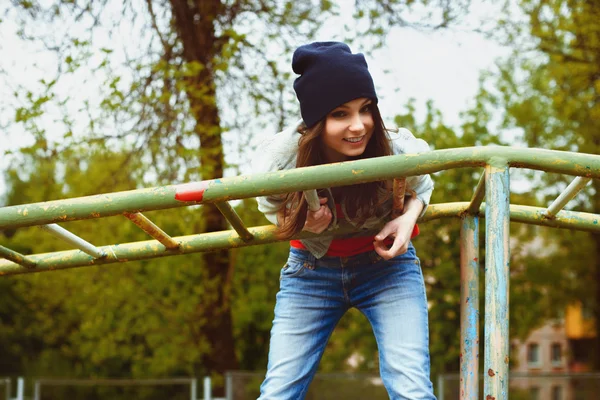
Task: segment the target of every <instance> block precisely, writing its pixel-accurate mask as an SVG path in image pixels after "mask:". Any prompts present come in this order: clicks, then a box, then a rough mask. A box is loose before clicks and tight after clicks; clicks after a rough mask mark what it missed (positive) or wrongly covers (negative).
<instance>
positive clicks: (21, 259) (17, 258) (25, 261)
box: [0, 246, 35, 268]
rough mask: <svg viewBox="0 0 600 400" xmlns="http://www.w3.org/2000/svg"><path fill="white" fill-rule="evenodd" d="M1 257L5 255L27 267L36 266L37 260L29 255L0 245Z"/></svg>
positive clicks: (8, 258)
mask: <svg viewBox="0 0 600 400" xmlns="http://www.w3.org/2000/svg"><path fill="white" fill-rule="evenodd" d="M0 257H4V258H6V259H7V260H10V261H12V262H14V263H16V264H19V265H22V266H24V267H25V268H35V262H33V261H31V260H30V259H29V258H28V257H26V256H24V255H23V254H21V253H17V252H16V251H14V250H11V249H9V248H7V247H4V246H0Z"/></svg>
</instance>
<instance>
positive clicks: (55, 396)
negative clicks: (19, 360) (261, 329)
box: [0, 377, 225, 400]
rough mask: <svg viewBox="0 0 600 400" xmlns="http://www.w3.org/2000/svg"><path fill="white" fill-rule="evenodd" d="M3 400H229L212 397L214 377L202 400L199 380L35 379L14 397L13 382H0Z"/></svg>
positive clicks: (21, 384) (19, 384) (205, 384)
mask: <svg viewBox="0 0 600 400" xmlns="http://www.w3.org/2000/svg"><path fill="white" fill-rule="evenodd" d="M1 389H4V390H2V392H0V393H3V395H0V400H5V399H6V400H42V399H43V400H62V399H67V398H85V399H138V400H143V399H148V400H155V399H161V400H162V399H169V400H188V399H189V400H200V399H202V400H225V399H223V398H215V397H212V383H211V379H210V377H205V378H204V382H203V390H202V398H199V397H198V395H199V390H198V379H196V378H163V379H66V378H37V379H35V378H32V379H28V380H27V385H26V380H25V378H23V377H19V378H17V379H16V391H15V393H14V397H12V396H13V392H12V386H11V379H10V378H0V390H1Z"/></svg>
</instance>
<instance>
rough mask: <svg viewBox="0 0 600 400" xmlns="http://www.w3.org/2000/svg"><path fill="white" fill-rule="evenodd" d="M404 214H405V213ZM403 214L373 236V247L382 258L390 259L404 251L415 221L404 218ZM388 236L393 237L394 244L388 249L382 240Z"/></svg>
mask: <svg viewBox="0 0 600 400" xmlns="http://www.w3.org/2000/svg"><path fill="white" fill-rule="evenodd" d="M405 215H406V214H405ZM405 215H401V216H400V217H398V218H396V219H394V220H392V221H390V222H388V223H387V224H385V226H384V227H383V229H382V230H381V231H380V232H379V233H378V234H377V235H376V236H375V242H373V247H374V248H375V251H376V252H377V254H379V255H380V256H381V257H383V259H384V260H389V259H392V258H394V257H396V256H399V255H400V254H404V253H406V251H407V250H408V244H409V243H410V236H411V234H412V231H413V228H414V226H415V223H414V222H412V223H411V221H409V220H407V219H408V218H404V217H405ZM388 237H392V238H394V244H392V247H390V248H389V249H388V246H387V245H386V244H385V243H384V240H385V239H386V238H388Z"/></svg>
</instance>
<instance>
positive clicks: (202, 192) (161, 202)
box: [0, 147, 600, 230]
mask: <svg viewBox="0 0 600 400" xmlns="http://www.w3.org/2000/svg"><path fill="white" fill-rule="evenodd" d="M496 158H502V159H505V160H508V163H509V165H510V166H512V167H518V168H531V169H537V170H543V171H548V172H555V173H562V174H567V175H575V176H583V177H588V178H600V156H598V155H592V154H579V153H570V152H563V151H554V150H541V149H526V148H511V147H466V148H460V149H448V150H436V151H432V152H428V153H420V154H405V155H397V156H388V157H378V158H369V159H365V160H357V161H349V162H343V163H334V164H327V165H319V166H315V167H307V168H297V169H292V170H286V171H278V172H269V173H266V174H256V175H244V176H236V177H230V178H222V179H215V180H211V181H204V182H197V183H189V184H182V185H171V186H162V187H157V188H150V189H141V190H131V191H126V192H117V193H108V194H101V195H95V196H88V197H79V198H73V199H65V200H56V201H49V202H44V203H35V204H26V205H18V206H11V207H3V208H0V230H2V229H9V228H11V229H12V228H19V227H24V226H32V225H43V224H49V223H56V222H63V221H71V220H78V219H90V218H99V217H106V216H111V215H117V214H122V213H124V212H130V213H134V212H141V211H146V210H160V209H166V208H173V207H181V206H186V205H191V204H201V203H215V202H221V201H227V200H231V199H243V198H249V197H256V196H265V195H271V194H281V193H289V192H294V191H302V190H307V189H314V188H324V187H333V186H343V185H349V184H356V183H364V182H372V181H377V180H383V179H392V178H395V177H398V176H414V175H422V174H427V173H433V172H438V171H442V170H446V169H452V168H460V167H473V166H481V167H483V166H484V165H485V164H488V163H491V162H493V160H494V159H496Z"/></svg>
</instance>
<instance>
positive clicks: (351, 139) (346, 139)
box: [344, 135, 365, 143]
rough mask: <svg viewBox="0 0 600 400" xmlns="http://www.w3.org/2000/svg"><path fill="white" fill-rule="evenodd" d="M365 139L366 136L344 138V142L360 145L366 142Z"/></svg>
mask: <svg viewBox="0 0 600 400" xmlns="http://www.w3.org/2000/svg"><path fill="white" fill-rule="evenodd" d="M364 138H365V135H363V136H359V137H352V138H344V140H345V141H346V142H350V143H360V142H362V141H363V140H364Z"/></svg>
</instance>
